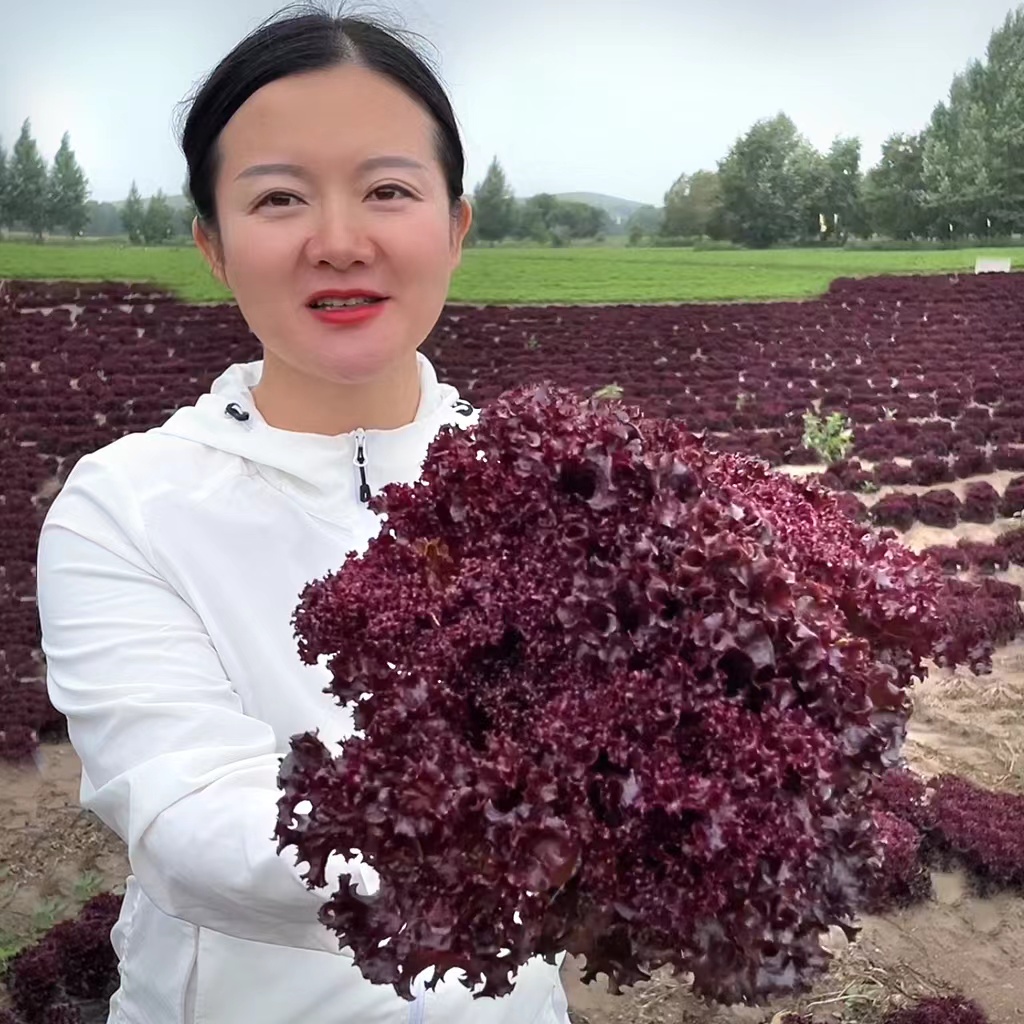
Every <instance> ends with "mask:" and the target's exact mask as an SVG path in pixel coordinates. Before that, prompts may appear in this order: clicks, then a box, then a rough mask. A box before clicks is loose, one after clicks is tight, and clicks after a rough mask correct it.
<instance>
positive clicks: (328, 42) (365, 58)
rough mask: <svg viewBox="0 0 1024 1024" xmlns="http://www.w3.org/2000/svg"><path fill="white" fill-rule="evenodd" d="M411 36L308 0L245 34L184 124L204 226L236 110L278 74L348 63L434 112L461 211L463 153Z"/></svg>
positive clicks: (440, 92)
mask: <svg viewBox="0 0 1024 1024" xmlns="http://www.w3.org/2000/svg"><path fill="white" fill-rule="evenodd" d="M412 36H413V33H410V32H407V31H405V30H403V29H398V28H394V27H390V26H387V25H385V24H384V23H383V22H381V21H378V20H376V19H370V18H367V17H349V16H345V15H343V14H341V13H340V11H331V10H329V9H328V8H327V7H325V6H324V5H323V4H321V3H308V2H307V3H298V4H291V5H289V6H287V7H285V8H282V9H281V10H279V11H277V12H276V13H275V14H273V15H271V16H270V18H268V19H267V20H266V21H264V22H263V23H262V24H261V25H260V26H259V27H257V28H256V29H254V30H253V31H252V32H251V33H250V34H249V35H248V36H246V37H245V38H244V39H243V40H242V41H241V42H240V43H239V44H238V45H237V46H236V47H235V48H234V49H233V50H232V51H231V52H230V53H229V54H228V55H227V56H226V57H224V59H223V60H221V62H220V63H219V64H218V65H217V66H216V67H215V68H214V69H213V71H212V72H210V74H209V76H208V77H207V78H206V79H205V81H203V82H202V83H201V84H200V86H199V87H198V90H197V91H196V92H195V93H194V96H193V98H192V99H191V101H190V106H189V108H188V112H187V116H186V117H185V122H184V127H183V128H181V129H180V145H181V149H182V152H183V153H184V154H185V160H186V161H187V163H188V191H189V193H190V194H191V196H192V201H193V202H194V203H195V206H196V213H197V214H198V216H199V220H200V222H201V223H202V224H203V226H204V228H207V229H212V230H214V231H216V229H217V207H216V202H215V196H214V192H215V184H216V181H217V173H218V170H219V166H220V153H219V149H218V140H219V137H220V133H221V130H222V129H223V128H224V126H225V125H226V124H227V123H228V121H229V120H230V119H231V117H232V116H233V115H234V113H235V111H237V110H238V108H239V107H241V106H242V104H243V103H245V101H246V100H247V99H248V98H249V97H250V96H251V95H252V94H253V93H254V92H256V91H257V90H258V89H261V88H262V87H263V86H265V85H268V84H269V83H271V82H273V81H275V80H277V79H279V78H285V77H286V76H288V75H295V74H302V73H305V72H309V71H324V70H327V69H329V68H334V67H337V66H339V65H341V64H348V63H353V64H359V65H360V66H362V67H365V68H369V69H370V70H372V71H376V72H378V73H379V74H381V75H384V76H386V77H387V78H389V79H390V80H391V81H392V82H394V83H396V84H397V85H399V86H401V87H402V88H403V89H405V91H406V92H407V93H409V95H410V96H411V97H412V98H413V99H415V100H417V101H418V102H419V103H420V104H422V105H423V106H424V107H425V108H426V109H427V110H428V111H429V113H430V114H431V116H432V117H433V119H434V122H435V126H436V133H435V138H436V145H437V156H438V160H439V161H440V163H441V166H442V169H443V171H444V177H445V182H446V184H447V186H448V196H449V200H450V202H451V205H452V209H453V212H454V211H456V210H457V209H458V206H459V204H460V203H461V198H462V194H463V182H462V179H463V174H464V172H465V154H464V152H463V148H462V141H461V139H460V137H459V129H458V125H457V123H456V120H455V113H454V111H453V110H452V105H451V101H450V100H449V98H448V95H447V93H446V92H445V89H444V87H443V86H442V85H441V83H440V81H439V79H438V76H437V73H436V71H435V70H434V68H433V67H432V66H431V64H430V63H429V62H428V60H427V58H425V57H423V56H421V55H420V54H419V53H418V52H417V50H416V49H415V48H414V46H413V44H412V42H411V37H412ZM186 102H188V101H186Z"/></svg>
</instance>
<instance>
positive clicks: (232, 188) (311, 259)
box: [194, 64, 471, 384]
mask: <svg viewBox="0 0 1024 1024" xmlns="http://www.w3.org/2000/svg"><path fill="white" fill-rule="evenodd" d="M219 152H220V168H219V171H218V176H217V181H216V187H215V195H216V203H217V214H218V227H219V232H218V237H217V238H214V239H209V238H207V237H206V236H205V235H204V234H203V232H202V230H201V229H199V228H198V226H197V227H196V228H194V233H195V237H196V242H197V243H198V244H199V247H200V248H201V249H202V251H203V253H204V255H205V256H206V259H207V261H208V262H209V263H210V266H211V268H212V269H213V271H214V273H215V274H216V276H217V277H218V278H219V279H220V280H221V281H222V282H223V283H224V284H225V285H226V286H227V287H228V288H230V289H231V291H232V292H233V293H234V296H235V299H236V301H237V303H238V306H239V309H240V311H241V313H242V315H243V316H244V318H245V320H246V322H247V323H248V325H249V327H250V329H251V330H252V331H253V333H254V334H255V335H256V336H257V337H258V338H259V340H260V341H261V342H262V344H263V347H264V355H265V357H269V356H272V357H273V358H274V359H276V360H279V361H280V362H283V363H286V364H288V366H289V368H290V370H291V371H296V372H298V373H299V374H302V375H303V376H312V377H315V378H317V379H318V380H319V381H321V382H334V383H337V384H360V383H365V382H367V381H369V380H372V379H374V378H377V377H380V376H381V375H383V374H385V372H386V371H388V370H394V368H395V366H396V365H397V364H399V363H401V362H403V361H408V359H409V358H410V357H412V354H413V353H414V352H415V350H416V349H417V348H418V346H419V345H420V344H421V342H422V341H423V340H424V338H425V337H426V336H427V334H429V332H430V330H431V329H432V328H433V326H434V324H435V323H436V322H437V319H438V317H439V316H440V314H441V310H442V308H443V306H444V303H445V299H446V296H447V293H448V287H449V283H450V281H451V275H452V272H453V271H454V270H455V268H456V267H457V266H458V263H459V260H460V258H461V254H462V241H463V239H464V237H465V235H466V231H467V230H468V229H469V223H470V217H471V214H470V211H469V207H468V205H467V204H465V203H463V212H462V214H461V215H460V217H459V219H458V220H453V218H452V216H451V206H450V202H449V197H448V191H447V187H446V184H445V179H444V174H443V171H442V168H441V165H440V163H439V161H438V157H437V151H436V147H435V143H434V121H433V119H432V118H431V116H430V114H429V113H428V112H427V111H426V110H425V109H424V108H423V107H421V106H420V105H419V104H418V103H417V102H415V101H414V100H413V99H411V98H410V97H409V96H408V95H407V94H406V93H405V92H404V91H403V90H402V89H401V88H400V87H398V86H397V85H395V84H393V83H392V82H390V81H389V80H388V79H387V78H385V77H383V76H381V75H379V74H377V73H376V72H373V71H369V70H367V69H366V68H362V67H358V66H355V65H352V64H346V65H342V66H340V67H336V68H332V69H330V70H327V71H316V72H309V73H306V74H301V75H293V76H291V77H288V78H283V79H278V80H277V81H275V82H271V83H270V84H269V85H266V86H264V87H263V88H262V89H259V90H258V91H257V92H255V93H253V95H252V96H250V97H249V99H248V100H247V101H246V102H245V103H244V104H243V105H242V106H241V107H240V108H239V109H238V110H237V111H236V113H235V114H234V116H233V117H232V118H231V120H230V121H229V122H228V123H227V124H226V125H225V127H224V129H223V131H222V132H221V135H220V140H219ZM332 288H336V289H366V290H369V291H371V292H375V293H378V294H380V295H384V296H387V300H386V301H385V302H384V303H383V304H382V306H381V307H380V310H379V311H378V313H377V315H376V316H374V317H372V318H370V319H368V320H366V321H365V322H362V323H359V324H348V325H345V326H337V325H335V324H330V323H325V322H324V321H323V320H322V319H320V318H318V317H317V316H316V315H315V313H314V312H313V311H312V310H311V309H310V307H309V305H308V303H309V300H310V296H311V295H312V294H313V293H315V292H319V291H322V290H324V289H332Z"/></svg>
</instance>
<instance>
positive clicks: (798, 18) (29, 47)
mask: <svg viewBox="0 0 1024 1024" xmlns="http://www.w3.org/2000/svg"><path fill="white" fill-rule="evenodd" d="M280 6H283V3H277V2H272V0H162V2H160V3H157V2H156V0H141V2H138V0H136V2H130V3H129V2H125V0H48V2H42V3H40V2H31V0H28V2H26V0H0V141H2V143H3V145H4V147H5V148H6V149H7V150H8V151H9V150H10V148H11V146H12V145H13V143H14V140H15V138H16V137H17V134H18V131H19V130H20V127H21V123H22V121H23V120H24V119H25V118H26V117H29V118H31V121H32V130H33V134H34V136H35V137H36V139H37V141H38V142H39V145H40V149H41V150H42V152H43V155H44V156H45V157H46V159H47V160H50V159H52V157H53V154H54V153H55V152H56V150H57V147H58V145H59V143H60V137H61V135H62V133H63V132H64V131H69V132H70V133H71V143H72V147H73V149H74V150H75V152H76V154H77V156H78V159H79V162H80V163H81V164H82V166H83V167H84V169H85V172H86V174H87V176H88V178H89V182H90V188H91V194H92V198H94V199H98V200H110V199H122V198H124V196H125V195H126V194H127V192H128V188H129V185H130V183H131V180H132V179H133V178H134V179H135V180H136V181H137V182H138V185H139V188H140V190H141V192H142V194H143V195H150V194H152V193H153V192H155V191H156V189H158V188H162V189H163V190H164V191H165V192H167V193H169V194H171V193H174V194H177V193H179V192H180V191H181V184H182V181H183V180H184V177H185V162H184V159H183V157H182V156H181V153H180V151H179V149H178V148H177V143H176V140H175V137H174V129H173V126H174V115H175V108H176V106H177V104H178V103H179V102H180V101H182V100H184V99H185V98H186V97H187V96H188V95H189V93H190V92H191V90H192V89H193V87H194V86H195V85H196V84H197V83H198V82H199V81H200V80H201V79H202V78H203V77H204V76H205V75H206V74H207V73H208V72H209V71H210V70H211V69H212V68H213V67H214V66H215V65H216V63H217V62H218V61H219V60H220V59H221V58H222V57H223V56H224V55H225V54H226V53H227V52H228V51H229V50H230V49H231V48H232V46H234V44H235V43H236V42H238V41H239V39H241V38H242V36H244V35H245V34H246V33H247V32H248V31H249V30H251V29H252V28H254V27H255V26H256V25H257V24H258V23H259V22H260V21H261V20H263V18H265V17H267V16H268V15H269V14H271V13H272V12H273V11H275V10H277V9H278V8H279V7H280ZM1014 6H1015V5H1014V4H1013V3H1011V2H1008V0H969V2H966V3H965V2H961V0H853V2H848V3H838V2H836V0H831V2H830V0H717V2H715V0H701V2H690V0H511V2H494V3H491V2H487V0H388V3H387V4H386V5H385V4H379V5H376V6H374V7H372V8H370V7H368V5H366V4H360V5H359V9H360V10H382V11H384V12H394V13H396V14H397V15H398V17H399V18H400V19H401V20H402V21H404V23H405V24H406V25H407V27H408V28H410V29H413V30H414V31H416V32H419V33H421V34H423V35H425V36H426V37H427V38H428V39H429V40H430V42H431V43H432V44H433V46H434V47H435V49H436V57H437V59H438V61H439V63H440V68H441V73H442V77H443V78H444V81H445V83H446V84H447V86H448V88H449V90H450V92H451V95H452V97H453V101H454V106H455V111H456V114H457V116H458V118H459V121H460V123H461V126H462V129H463V137H464V141H465V144H466V148H467V158H468V168H467V175H466V188H467V191H471V190H472V188H473V186H474V185H475V184H476V183H477V182H478V181H479V180H480V178H481V177H482V175H483V173H484V171H485V170H486V168H487V164H488V163H489V162H490V159H491V157H492V155H497V156H498V158H499V160H500V161H501V162H502V165H503V166H504V168H505V170H506V172H507V173H508V176H509V179H510V181H511V183H512V186H513V188H514V190H515V192H516V194H517V195H522V196H527V195H533V194H535V193H537V192H541V191H545V192H565V191H591V192H604V193H607V194H610V195H616V196H621V197H624V198H627V199H635V200H638V201H641V202H650V203H655V204H660V203H661V201H662V198H663V196H664V193H665V191H666V190H667V189H668V187H669V186H670V185H671V184H672V182H673V181H674V180H675V178H676V177H677V176H678V175H679V174H680V173H681V172H684V171H689V172H692V171H696V170H699V169H700V168H702V167H706V168H713V167H714V166H715V164H716V162H717V160H718V159H720V158H721V157H722V156H723V155H724V154H725V153H726V151H727V150H728V148H729V146H730V145H731V144H732V142H733V141H734V140H735V138H736V137H737V136H738V135H739V134H741V133H742V132H744V131H745V130H746V129H747V128H749V127H750V125H751V124H753V123H754V121H756V120H758V119H759V118H762V117H770V116H773V115H774V114H776V113H777V112H778V111H780V110H784V111H785V112H786V113H788V114H789V115H790V116H791V117H792V118H793V119H794V120H795V121H796V123H797V126H798V127H799V129H800V130H801V131H802V132H803V133H804V135H806V136H807V137H808V138H809V139H810V140H811V141H812V142H813V143H815V145H817V146H819V147H821V148H825V147H827V146H828V144H829V143H830V142H831V140H832V138H833V137H834V136H835V135H837V134H843V135H857V136H859V137H860V138H861V140H862V142H863V144H864V163H865V165H866V166H867V165H870V164H873V163H874V162H875V161H876V160H877V158H878V153H879V146H880V144H881V142H882V140H883V139H884V138H885V137H886V136H887V135H888V134H890V133H891V132H894V131H908V132H909V131H917V130H919V129H920V128H922V127H923V126H924V125H925V124H926V123H927V121H928V118H929V116H930V114H931V111H932V108H933V107H934V106H935V104H936V103H937V102H938V101H939V100H941V99H944V98H945V97H946V95H947V94H948V89H949V84H950V80H951V79H952V76H953V75H954V74H955V73H956V72H957V71H959V70H962V69H963V68H964V67H965V66H966V64H967V63H968V62H969V61H970V60H971V59H973V58H980V57H983V56H984V52H985V47H986V45H987V43H988V39H989V36H990V34H991V32H992V30H993V29H994V28H995V27H997V26H998V25H1001V24H1002V22H1003V19H1004V18H1005V16H1006V14H1007V13H1008V12H1009V11H1011V10H1012V9H1013V7H1014Z"/></svg>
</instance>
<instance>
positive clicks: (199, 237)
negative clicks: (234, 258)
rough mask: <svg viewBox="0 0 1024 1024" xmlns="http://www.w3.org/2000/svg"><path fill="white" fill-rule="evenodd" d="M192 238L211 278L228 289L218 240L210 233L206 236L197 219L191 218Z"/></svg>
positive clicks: (204, 229) (222, 255)
mask: <svg viewBox="0 0 1024 1024" xmlns="http://www.w3.org/2000/svg"><path fill="white" fill-rule="evenodd" d="M192 238H193V240H194V241H195V243H196V245H197V246H198V247H199V251H200V252H201V253H202V254H203V258H204V259H205V260H206V263H207V265H208V266H209V268H210V271H211V272H212V273H213V276H214V277H215V278H216V279H217V280H218V281H220V283H221V284H222V285H224V287H225V288H228V289H230V287H231V285H229V284H228V279H227V274H226V273H225V271H224V254H223V251H222V250H221V245H220V239H219V238H218V237H217V236H216V235H214V234H212V233H209V234H208V233H207V231H206V228H204V227H203V225H202V224H200V223H199V218H198V217H193V218H192Z"/></svg>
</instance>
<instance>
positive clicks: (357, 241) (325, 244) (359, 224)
mask: <svg viewBox="0 0 1024 1024" xmlns="http://www.w3.org/2000/svg"><path fill="white" fill-rule="evenodd" d="M306 249H307V252H308V253H309V258H310V260H311V261H312V262H313V263H314V264H318V265H319V264H321V263H329V264H330V265H331V266H332V267H334V268H336V269H344V268H345V267H348V266H351V265H352V264H353V263H369V262H371V261H372V260H373V255H374V251H375V250H374V244H373V240H372V239H371V237H370V233H369V230H368V225H367V222H366V218H365V217H364V216H362V211H360V210H358V209H352V208H351V207H349V206H341V205H337V206H323V207H321V208H320V210H319V211H318V213H317V217H316V220H315V221H314V223H313V232H312V234H311V235H310V238H309V241H308V242H307V245H306Z"/></svg>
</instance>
